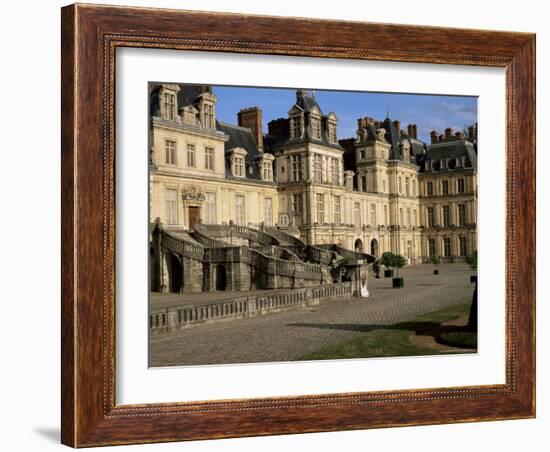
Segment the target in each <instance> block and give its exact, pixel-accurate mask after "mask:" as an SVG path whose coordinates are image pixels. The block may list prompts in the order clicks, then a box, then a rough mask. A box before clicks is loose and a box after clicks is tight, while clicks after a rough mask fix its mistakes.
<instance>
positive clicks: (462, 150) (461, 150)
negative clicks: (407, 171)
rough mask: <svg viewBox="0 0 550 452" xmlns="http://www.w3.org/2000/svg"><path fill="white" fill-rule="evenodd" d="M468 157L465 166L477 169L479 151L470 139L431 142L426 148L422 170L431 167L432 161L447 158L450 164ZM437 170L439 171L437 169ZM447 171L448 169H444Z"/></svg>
mask: <svg viewBox="0 0 550 452" xmlns="http://www.w3.org/2000/svg"><path fill="white" fill-rule="evenodd" d="M462 157H466V162H465V167H466V168H474V169H477V152H476V150H475V147H474V145H473V143H471V142H470V141H468V140H450V141H443V142H439V143H434V144H431V145H429V146H428V147H427V149H426V156H425V159H424V161H423V164H422V166H421V171H426V169H427V168H430V167H431V163H430V162H431V161H434V162H441V160H447V161H448V162H449V163H450V164H452V163H453V161H456V160H457V159H462ZM435 171H438V170H437V169H436V170H435ZM443 171H447V169H445V170H443Z"/></svg>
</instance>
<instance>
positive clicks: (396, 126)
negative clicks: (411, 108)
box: [393, 120, 401, 136]
mask: <svg viewBox="0 0 550 452" xmlns="http://www.w3.org/2000/svg"><path fill="white" fill-rule="evenodd" d="M393 126H394V127H395V130H396V132H397V136H400V135H401V122H400V121H397V120H395V121H393Z"/></svg>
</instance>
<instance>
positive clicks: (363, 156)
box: [359, 149, 365, 160]
mask: <svg viewBox="0 0 550 452" xmlns="http://www.w3.org/2000/svg"><path fill="white" fill-rule="evenodd" d="M359 156H360V158H361V160H363V159H364V158H365V150H364V149H361V150H360V151H359Z"/></svg>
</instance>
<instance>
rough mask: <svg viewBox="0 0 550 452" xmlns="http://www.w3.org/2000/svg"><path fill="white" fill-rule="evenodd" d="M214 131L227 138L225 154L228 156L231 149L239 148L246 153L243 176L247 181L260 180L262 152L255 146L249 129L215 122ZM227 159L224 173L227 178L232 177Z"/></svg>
mask: <svg viewBox="0 0 550 452" xmlns="http://www.w3.org/2000/svg"><path fill="white" fill-rule="evenodd" d="M216 129H217V130H220V131H222V132H223V133H225V134H226V135H228V136H229V140H228V141H226V142H225V154H226V156H228V154H229V152H230V151H231V149H233V148H236V147H239V148H243V149H244V150H245V151H246V156H245V166H246V168H245V175H246V178H247V179H255V180H262V178H261V174H260V162H259V160H260V156H261V155H262V152H261V151H260V150H259V149H258V146H257V145H256V140H255V139H254V136H253V135H252V132H251V131H250V129H248V128H246V127H239V126H236V125H233V124H228V123H225V122H221V121H216ZM229 165H230V163H229V159H226V166H225V172H226V175H227V176H228V177H232V173H231V167H230V166H229Z"/></svg>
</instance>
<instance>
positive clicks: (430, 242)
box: [428, 239, 435, 257]
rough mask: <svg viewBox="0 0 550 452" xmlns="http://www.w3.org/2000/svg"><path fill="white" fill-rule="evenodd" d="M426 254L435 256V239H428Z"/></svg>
mask: <svg viewBox="0 0 550 452" xmlns="http://www.w3.org/2000/svg"><path fill="white" fill-rule="evenodd" d="M428 255H429V256H430V257H431V256H435V239H428Z"/></svg>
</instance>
